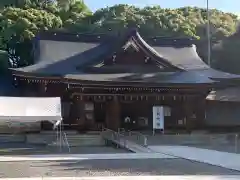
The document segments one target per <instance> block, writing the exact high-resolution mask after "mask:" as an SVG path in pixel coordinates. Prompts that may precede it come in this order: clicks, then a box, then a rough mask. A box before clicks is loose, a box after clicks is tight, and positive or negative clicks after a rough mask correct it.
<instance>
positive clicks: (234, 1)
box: [85, 0, 240, 14]
mask: <svg viewBox="0 0 240 180" xmlns="http://www.w3.org/2000/svg"><path fill="white" fill-rule="evenodd" d="M206 2H207V0H85V3H86V4H87V5H88V6H89V7H90V8H91V10H93V11H94V10H96V9H98V8H102V7H106V6H112V5H114V4H132V5H137V6H140V7H142V6H146V5H160V6H161V7H163V8H177V7H182V6H198V7H206ZM209 6H210V8H217V9H220V10H223V11H227V12H233V13H237V14H240V0H209Z"/></svg>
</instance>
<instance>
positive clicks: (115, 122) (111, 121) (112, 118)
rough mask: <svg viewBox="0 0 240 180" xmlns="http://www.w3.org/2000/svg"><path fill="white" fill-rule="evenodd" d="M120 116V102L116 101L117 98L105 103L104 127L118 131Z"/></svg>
mask: <svg viewBox="0 0 240 180" xmlns="http://www.w3.org/2000/svg"><path fill="white" fill-rule="evenodd" d="M120 116H121V109H120V102H119V101H118V99H117V97H114V98H113V100H112V101H110V102H108V103H107V112H106V127H107V128H109V129H113V130H118V128H120V125H121V119H120Z"/></svg>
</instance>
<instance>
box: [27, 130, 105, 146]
mask: <svg viewBox="0 0 240 180" xmlns="http://www.w3.org/2000/svg"><path fill="white" fill-rule="evenodd" d="M63 133H64V134H63ZM63 133H62V143H61V145H62V146H68V145H69V146H70V147H76V146H104V140H103V139H102V137H101V135H100V134H99V133H92V132H89V133H86V134H78V133H77V132H76V131H64V132H63ZM27 139H28V141H27V142H28V143H32V144H45V145H49V146H59V145H60V140H59V139H58V140H57V134H56V132H54V131H44V132H41V133H40V134H32V135H28V138H27Z"/></svg>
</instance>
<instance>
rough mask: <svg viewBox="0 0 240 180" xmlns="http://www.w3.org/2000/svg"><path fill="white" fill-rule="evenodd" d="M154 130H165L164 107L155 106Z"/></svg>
mask: <svg viewBox="0 0 240 180" xmlns="http://www.w3.org/2000/svg"><path fill="white" fill-rule="evenodd" d="M153 129H160V130H164V110H163V106H153Z"/></svg>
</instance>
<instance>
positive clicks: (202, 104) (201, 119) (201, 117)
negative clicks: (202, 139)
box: [196, 97, 206, 129]
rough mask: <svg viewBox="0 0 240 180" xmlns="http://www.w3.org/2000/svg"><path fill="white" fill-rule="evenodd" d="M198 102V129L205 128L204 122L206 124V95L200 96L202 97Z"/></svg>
mask: <svg viewBox="0 0 240 180" xmlns="http://www.w3.org/2000/svg"><path fill="white" fill-rule="evenodd" d="M197 102H198V104H197V113H196V116H197V125H196V126H197V128H198V129H202V128H204V124H205V110H206V109H205V108H206V100H205V97H200V99H198V101H197Z"/></svg>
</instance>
